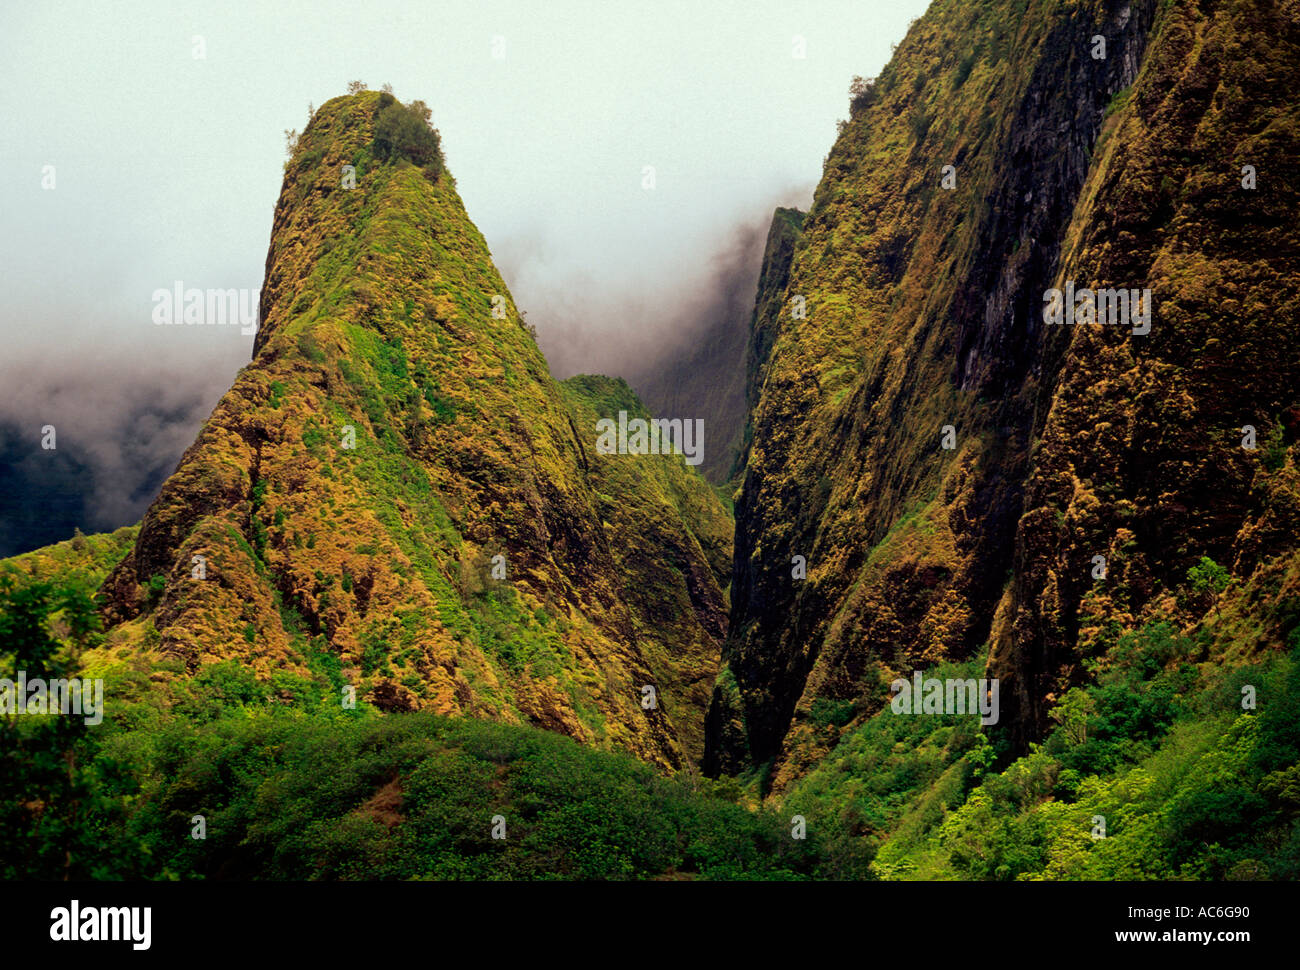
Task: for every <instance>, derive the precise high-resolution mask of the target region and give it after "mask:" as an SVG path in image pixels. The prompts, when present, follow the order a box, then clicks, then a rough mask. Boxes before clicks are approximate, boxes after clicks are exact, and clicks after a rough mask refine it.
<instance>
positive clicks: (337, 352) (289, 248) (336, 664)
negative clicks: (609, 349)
mask: <svg viewBox="0 0 1300 970" xmlns="http://www.w3.org/2000/svg"><path fill="white" fill-rule="evenodd" d="M391 103H392V97H391V95H381V94H379V93H378V92H363V93H361V94H358V95H353V96H349V97H345V98H337V99H334V100H332V101H330V102H329V103H328V104H326V105H325V106H324V107H322V108H321V109H320V110H319V111H318V112H317V114H316V115H315V117H314V118H313V119H312V121H311V124H310V125H309V127H308V128H307V129H306V131H305V132H304V133H303V135H302V137H301V138H300V140H299V143H298V145H297V148H296V150H295V152H294V154H293V157H292V159H291V160H290V161H289V163H288V164H287V166H286V174H285V180H284V186H283V189H282V192H281V196H280V200H279V203H278V204H277V207H276V212H275V221H274V228H273V231H272V236H271V246H270V251H269V254H268V257H267V268H266V282H265V284H264V288H263V292H262V303H261V310H262V313H261V315H262V321H261V330H260V332H259V334H258V336H257V340H256V344H255V348H254V356H253V360H252V362H251V363H250V364H249V365H248V367H246V368H245V369H244V370H243V371H242V372H241V373H240V375H239V377H238V379H237V380H236V382H235V384H234V386H233V387H232V388H231V390H230V392H229V393H228V394H227V395H226V396H225V397H224V398H223V399H222V401H221V402H220V404H219V405H218V406H217V408H216V410H215V411H214V412H213V414H212V416H211V418H210V419H209V420H208V422H207V423H206V425H205V426H204V428H203V430H202V432H201V433H200V435H199V437H198V440H197V441H195V443H194V445H193V446H192V447H191V448H190V449H189V450H188V451H187V452H186V454H185V456H184V458H183V459H182V461H181V464H180V467H179V468H178V469H177V470H176V472H175V474H173V475H172V476H171V478H169V479H168V480H167V482H166V484H165V485H164V486H163V488H162V492H161V494H160V495H159V497H158V499H157V500H156V501H155V502H154V504H153V505H152V506H151V507H150V509H149V512H148V514H147V515H146V516H145V518H144V520H143V522H142V523H141V526H140V532H139V537H138V540H137V541H136V543H135V546H134V549H133V550H132V552H131V553H130V555H128V556H127V557H126V558H125V559H124V560H123V561H122V563H121V564H119V566H118V567H117V568H116V569H115V570H114V572H113V573H112V574H111V575H110V576H109V578H108V580H107V581H106V584H105V589H106V592H107V593H108V594H109V598H110V602H109V605H108V607H107V610H106V615H107V618H108V619H109V621H110V622H111V623H112V624H115V625H116V628H115V629H113V630H112V631H111V632H110V645H111V646H113V647H116V648H117V649H122V650H132V649H139V648H140V646H141V644H143V645H144V646H146V647H152V648H155V649H156V650H158V651H161V652H162V653H164V654H167V655H171V656H176V657H180V658H183V659H184V660H185V661H186V663H187V664H188V665H189V666H190V668H191V669H193V668H195V667H197V666H198V665H200V664H203V663H205V662H208V661H212V660H216V659H220V658H238V659H240V660H241V661H243V662H246V663H247V664H249V665H251V666H252V667H253V668H254V669H256V670H258V671H259V672H261V673H263V674H266V673H268V672H271V671H274V670H277V669H285V670H295V669H300V668H302V667H305V666H306V667H315V666H319V667H322V668H323V669H329V670H333V671H334V672H335V675H336V677H337V678H340V679H341V682H344V683H347V684H351V685H353V686H355V687H356V688H357V695H358V697H360V698H366V699H369V700H371V701H373V702H374V703H375V704H376V705H378V706H380V707H383V708H385V709H388V710H406V709H417V708H418V709H430V710H433V711H436V712H439V713H458V714H466V715H476V716H484V717H490V718H497V719H502V720H505V721H526V722H530V723H533V724H536V725H540V726H543V727H547V728H551V729H553V730H556V731H560V732H562V733H565V734H568V735H571V736H573V737H575V738H578V739H580V740H583V741H585V742H589V743H594V744H602V745H609V746H618V747H622V748H625V749H627V750H629V751H631V752H633V753H635V754H637V755H638V756H640V757H642V758H644V759H646V760H648V761H651V762H655V763H658V764H662V765H667V766H678V765H680V764H682V763H683V760H684V759H685V758H686V757H698V755H699V752H700V748H701V746H702V728H701V724H700V721H701V719H702V697H703V695H705V694H707V690H708V684H709V683H711V681H712V677H713V673H714V669H715V667H716V657H717V650H718V643H719V640H720V638H721V636H722V632H723V618H724V616H725V609H726V605H725V600H724V595H723V592H722V590H723V587H724V586H725V584H726V581H727V575H726V573H727V569H728V564H727V549H728V547H729V545H730V529H731V526H730V521H729V517H728V516H727V514H726V512H725V510H724V509H723V508H722V506H721V505H720V503H719V502H718V501H717V499H716V497H715V496H714V494H713V492H712V490H711V489H710V488H709V487H708V486H707V484H706V483H705V482H703V481H702V480H701V479H700V478H699V476H698V475H696V474H695V472H694V471H693V470H692V469H690V468H688V467H686V466H685V465H684V463H683V460H682V458H681V457H680V456H655V455H603V454H597V452H596V449H595V441H596V429H595V426H594V419H595V415H596V414H597V413H598V412H599V411H600V402H599V401H596V400H593V399H592V398H591V396H590V394H591V392H592V390H593V388H592V387H591V386H576V387H571V388H569V389H567V390H566V389H564V388H562V387H561V386H560V385H558V384H557V383H555V382H554V381H553V380H552V379H551V378H550V376H549V374H548V371H547V366H546V362H545V360H544V358H543V356H542V354H541V352H540V351H539V350H538V349H537V347H536V344H535V342H534V340H533V338H532V336H531V335H530V333H529V332H528V330H527V328H526V326H525V325H524V323H523V322H522V320H521V319H520V317H519V315H518V313H517V312H516V310H515V307H514V306H513V304H512V302H511V300H510V297H509V292H508V290H507V289H506V287H505V285H504V283H503V282H502V281H501V278H500V276H499V275H498V274H497V271H496V269H495V268H494V267H493V265H492V262H491V257H490V255H489V253H488V249H487V246H486V244H485V242H484V240H483V238H482V236H481V235H480V234H479V232H478V231H477V230H476V229H475V228H474V226H473V224H472V223H471V222H470V220H469V218H468V216H467V215H466V213H465V210H464V207H463V205H462V204H461V201H460V198H459V197H458V195H457V193H456V190H455V186H454V182H453V180H452V178H451V176H450V174H449V173H447V172H446V171H445V170H441V171H439V170H437V169H436V168H435V167H434V166H423V167H421V166H419V165H416V164H413V163H412V162H411V161H410V160H409V159H407V158H401V157H399V158H396V159H387V160H381V158H380V157H379V156H380V155H381V154H386V153H381V152H380V150H379V148H378V147H377V144H376V140H375V125H376V119H377V117H378V115H379V113H380V112H381V110H383V109H384V108H385V107H386V106H388V105H390V104H391ZM345 166H352V169H351V170H348V169H345ZM349 172H352V173H354V177H355V187H348V176H349ZM634 402H635V399H634V398H632V397H631V396H630V395H628V397H627V399H626V400H623V401H620V404H621V405H623V406H625V407H629V408H630V407H632V406H633V404H634ZM648 529H653V530H654V531H655V532H656V533H661V534H670V533H671V534H672V535H673V536H674V537H675V538H674V541H673V543H672V556H671V558H670V559H669V558H668V557H665V558H663V559H658V558H653V557H650V556H649V555H647V549H646V548H645V547H644V546H641V545H639V537H640V536H641V535H643V534H645V530H648ZM629 590H633V591H634V592H633V594H632V595H629V592H628V591H629ZM665 613H671V614H672V616H673V621H672V623H671V624H664V623H662V622H661V621H662V616H663V614H665ZM646 685H650V686H654V687H655V688H656V691H657V697H656V700H657V704H656V705H654V706H645V707H643V703H642V701H643V697H644V696H645V695H644V693H643V687H644V686H646Z"/></svg>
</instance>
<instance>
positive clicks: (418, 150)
mask: <svg viewBox="0 0 1300 970" xmlns="http://www.w3.org/2000/svg"><path fill="white" fill-rule="evenodd" d="M432 117H433V111H432V110H431V109H430V108H429V106H428V105H426V104H425V103H424V102H423V101H412V102H411V103H410V104H402V103H401V102H400V101H396V100H395V101H393V102H392V103H391V104H389V105H388V106H387V107H385V108H383V109H382V110H381V111H380V112H379V118H378V120H377V121H376V122H375V138H374V153H375V157H376V158H379V159H382V160H384V161H393V160H395V159H398V158H407V159H410V160H411V161H412V162H414V163H415V164H416V165H419V166H420V167H421V168H423V169H424V170H425V172H427V173H428V174H429V175H432V176H436V175H437V174H438V172H439V171H440V170H441V168H442V149H441V139H440V138H439V135H438V131H437V129H436V128H434V127H433V126H432V124H431V119H432Z"/></svg>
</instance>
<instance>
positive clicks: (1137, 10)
mask: <svg viewBox="0 0 1300 970" xmlns="http://www.w3.org/2000/svg"><path fill="white" fill-rule="evenodd" d="M1295 32H1296V17H1295V10H1294V7H1293V5H1292V6H1285V5H1284V6H1283V7H1276V8H1275V7H1274V6H1273V5H1271V4H1260V3H1223V4H1213V3H1209V4H1199V5H1196V4H1180V3H1166V4H1162V5H1160V7H1159V8H1158V9H1157V5H1156V4H1155V3H1154V2H1106V0H1095V2H1088V0H1085V2H1053V0H1045V2H1039V3H1034V4H1029V5H1026V4H1023V3H994V4H981V5H977V4H971V3H965V2H960V0H947V2H945V0H939V2H936V3H935V4H933V5H932V6H931V8H930V10H929V11H928V12H927V13H926V15H925V16H924V17H922V18H921V19H920V20H919V21H918V22H917V23H916V24H915V25H914V26H913V27H912V29H911V30H910V31H909V33H908V36H907V38H906V39H905V41H904V42H903V43H902V44H901V45H900V46H899V48H898V51H897V53H896V56H895V58H894V59H893V61H892V62H891V63H890V65H889V66H888V67H887V68H886V70H885V71H884V72H883V73H882V74H881V76H880V77H879V78H878V79H876V80H875V81H874V83H872V84H868V85H866V86H864V87H863V89H862V90H861V91H860V92H859V93H858V95H857V97H855V99H854V104H853V106H852V116H851V119H850V121H849V122H848V123H847V124H846V125H845V127H844V129H843V131H842V132H841V135H840V137H839V139H838V140H837V142H836V144H835V146H834V148H833V150H832V151H831V154H830V156H829V157H828V159H827V162H826V168H825V173H824V176H823V179H822V182H821V184H820V186H819V188H818V190H817V193H816V197H815V200H814V205H813V207H812V210H811V211H810V213H809V215H808V217H807V219H806V220H805V221H804V224H803V234H802V239H801V240H800V241H799V243H798V245H797V247H796V251H795V255H794V260H793V265H792V267H791V270H790V278H789V281H788V284H787V285H786V287H785V291H784V294H783V296H784V303H783V306H782V311H781V312H782V322H781V326H780V327H779V330H778V332H777V334H776V336H775V340H774V342H773V344H772V348H771V352H770V359H769V362H768V364H767V369H766V373H765V374H764V375H763V379H762V382H761V386H762V391H761V394H760V397H759V400H758V402H757V407H756V408H755V410H754V414H753V439H752V445H751V447H750V449H749V454H748V462H747V466H746V470H745V479H744V486H743V490H742V493H741V496H740V499H739V502H738V504H737V509H736V516H737V522H736V561H735V571H734V576H733V585H732V617H731V632H730V636H729V639H728V642H727V645H726V647H725V650H724V660H725V667H724V669H723V670H722V671H721V673H720V675H719V678H718V683H717V685H716V686H715V691H714V697H713V703H712V709H711V711H710V716H709V725H710V738H709V749H708V756H707V760H706V764H707V767H708V769H709V770H710V771H728V770H735V769H736V768H738V767H740V766H742V765H744V764H747V763H752V762H760V763H761V762H768V761H773V760H774V761H775V762H776V771H775V774H774V775H773V782H774V784H775V786H776V787H777V788H778V789H780V788H783V787H786V786H788V784H789V783H790V781H791V780H792V779H793V778H795V777H797V776H799V775H800V774H801V773H802V772H804V771H805V770H806V769H807V768H808V766H810V765H811V764H813V763H814V762H815V761H816V760H817V758H818V757H819V756H821V755H822V754H824V753H825V752H826V751H828V750H829V749H830V747H831V746H833V745H834V743H835V742H836V740H837V738H838V737H839V736H840V733H841V732H840V728H841V727H844V725H846V724H849V723H851V722H852V723H860V722H861V720H862V719H863V718H865V717H867V716H869V715H871V714H872V713H874V712H875V711H877V710H879V709H880V708H881V707H882V706H883V705H884V704H885V703H886V702H887V700H888V698H889V696H890V695H889V690H888V683H889V681H890V680H892V679H893V678H894V677H895V676H897V675H898V674H899V673H908V672H910V671H911V670H913V669H919V668H921V667H925V666H930V665H933V664H935V663H938V662H940V661H945V660H958V661H960V660H965V659H967V658H970V657H973V656H978V655H980V654H981V652H982V648H983V647H984V646H985V645H986V644H987V643H989V641H992V642H993V647H992V661H991V668H992V670H993V672H994V673H996V674H997V675H998V676H1001V677H1004V678H1006V680H1007V681H1009V688H1010V689H1009V690H1008V691H1007V693H1008V694H1010V695H1011V697H1012V699H1011V700H1010V702H1009V703H1004V711H1003V722H1004V726H1009V727H1010V729H1011V732H1012V736H1013V739H1014V740H1015V741H1016V742H1018V743H1020V744H1024V743H1025V742H1026V741H1027V740H1028V739H1030V738H1032V737H1033V736H1035V735H1036V733H1037V732H1038V731H1040V730H1041V727H1042V724H1043V718H1044V715H1045V704H1046V698H1047V695H1048V694H1049V693H1051V692H1052V691H1053V690H1054V689H1058V688H1059V687H1060V686H1061V685H1062V684H1068V683H1069V682H1070V681H1071V679H1072V678H1077V677H1078V676H1079V675H1080V673H1081V671H1080V670H1079V667H1078V661H1079V651H1080V650H1083V651H1084V652H1086V650H1087V649H1088V648H1087V645H1086V643H1085V642H1084V640H1085V638H1083V637H1082V636H1081V633H1080V631H1081V630H1083V629H1085V628H1091V627H1093V626H1098V625H1104V624H1105V623H1106V622H1107V621H1108V620H1111V619H1117V620H1121V621H1124V622H1128V621H1131V620H1133V619H1134V617H1135V616H1136V615H1137V614H1138V613H1140V612H1141V611H1142V609H1143V608H1144V604H1147V603H1152V602H1154V601H1155V600H1156V599H1157V598H1158V597H1159V596H1160V595H1161V594H1162V593H1167V592H1169V591H1170V590H1172V589H1173V587H1174V586H1175V585H1176V582H1177V581H1178V579H1180V578H1181V577H1182V576H1183V575H1185V573H1186V570H1187V568H1188V566H1189V564H1192V563H1195V562H1196V561H1197V558H1198V557H1199V556H1201V555H1212V556H1214V557H1215V558H1216V559H1217V558H1220V557H1222V558H1226V559H1228V560H1230V561H1231V562H1232V563H1233V569H1234V570H1235V571H1236V572H1237V574H1238V575H1241V576H1247V575H1249V574H1250V571H1251V570H1252V569H1254V568H1255V564H1256V563H1257V562H1259V561H1260V556H1262V555H1264V554H1265V550H1263V549H1261V548H1260V547H1261V543H1262V542H1263V540H1261V539H1260V535H1261V532H1263V533H1266V534H1267V535H1268V536H1270V537H1272V539H1271V541H1273V543H1274V546H1276V544H1277V542H1278V541H1279V540H1278V538H1277V537H1278V536H1279V535H1280V534H1281V531H1284V530H1280V529H1279V522H1278V519H1277V515H1278V513H1277V512H1276V511H1270V512H1269V513H1268V514H1267V515H1264V513H1263V511H1262V510H1263V509H1264V507H1265V504H1266V503H1264V502H1263V501H1262V500H1261V498H1260V495H1259V493H1260V492H1261V490H1262V489H1267V488H1269V487H1271V486H1270V484H1269V481H1271V480H1260V479H1254V480H1252V476H1256V475H1259V474H1260V472H1259V457H1258V456H1259V453H1258V452H1248V451H1243V450H1242V449H1241V448H1240V438H1241V432H1240V431H1238V430H1235V429H1238V428H1240V427H1241V425H1243V424H1247V423H1250V424H1254V425H1256V426H1257V427H1261V428H1271V427H1273V426H1274V424H1275V423H1276V421H1277V419H1278V415H1279V414H1280V413H1281V412H1282V411H1283V410H1284V409H1285V407H1286V406H1287V405H1288V404H1291V403H1294V402H1292V401H1291V400H1290V398H1291V396H1292V393H1293V392H1292V391H1291V390H1290V389H1291V388H1293V387H1294V386H1295V376H1296V372H1295V369H1294V362H1295V356H1294V355H1295V349H1294V342H1293V341H1290V340H1288V339H1287V338H1286V337H1285V336H1284V333H1283V331H1284V327H1285V324H1284V323H1283V321H1292V320H1294V318H1295V312H1294V310H1295V303H1294V300H1295V297H1294V295H1293V294H1294V291H1295V286H1294V281H1295V276H1294V263H1293V260H1294V253H1295V246H1294V240H1295V237H1294V214H1295V210H1296V206H1295V199H1296V183H1295V175H1294V174H1293V173H1292V172H1291V171H1290V170H1289V169H1287V168H1285V167H1284V166H1283V165H1282V163H1281V159H1282V158H1284V157H1286V154H1287V152H1290V151H1293V148H1294V139H1295V132H1296V130H1297V129H1296V125H1295V124H1294V111H1295V108H1294V105H1293V104H1291V103H1290V101H1293V100H1294V99H1287V98H1286V97H1285V96H1283V97H1279V96H1278V95H1277V93H1276V92H1277V91H1278V90H1279V86H1281V89H1285V87H1286V85H1288V84H1291V85H1293V84H1294V71H1295V66H1294V65H1295V63H1296V61H1295V58H1294V46H1293V43H1294V38H1295ZM1266 37H1267V38H1268V39H1269V43H1268V44H1263V43H1260V44H1259V46H1260V47H1269V48H1270V52H1269V55H1268V57H1267V58H1257V57H1256V55H1255V54H1253V53H1252V54H1251V55H1249V56H1246V55H1245V54H1244V51H1246V50H1253V49H1254V48H1253V47H1252V38H1254V39H1258V40H1261V41H1262V39H1263V38H1266ZM1277 38H1281V40H1280V42H1279V41H1277V40H1276V39H1277ZM1099 42H1100V43H1101V44H1104V48H1103V47H1101V46H1099ZM1103 49H1104V56H1099V55H1100V54H1101V53H1102V52H1103ZM1288 58H1290V60H1287V59H1288ZM1269 91H1272V92H1273V94H1271V95H1270V94H1269ZM1247 156H1249V157H1247ZM1252 159H1253V160H1255V161H1254V162H1253V163H1254V164H1255V165H1256V166H1257V168H1258V169H1259V170H1261V171H1263V170H1266V169H1267V170H1268V171H1270V172H1271V173H1272V174H1271V175H1270V177H1269V182H1268V184H1267V185H1264V184H1263V183H1261V184H1260V187H1259V188H1258V189H1255V190H1253V194H1243V190H1242V188H1241V178H1242V175H1241V166H1242V165H1243V164H1246V163H1248V162H1251V161H1252ZM947 166H951V168H947ZM1067 280H1076V281H1078V285H1079V286H1080V287H1085V286H1110V287H1126V288H1136V289H1139V290H1141V289H1143V288H1146V287H1150V288H1151V289H1152V290H1153V293H1154V297H1153V302H1154V306H1155V312H1154V315H1153V323H1152V330H1151V332H1150V334H1146V335H1142V336H1138V335H1133V334H1131V333H1130V332H1129V331H1128V330H1127V329H1126V328H1123V327H1114V326H1112V327H1090V326H1087V325H1077V326H1073V327H1066V326H1061V327H1053V326H1052V325H1050V324H1047V323H1045V322H1044V316H1043V308H1044V302H1043V296H1044V293H1045V291H1047V290H1048V289H1049V288H1050V287H1053V286H1064V285H1065V281H1067ZM1211 280H1216V281H1221V283H1222V288H1220V284H1219V283H1215V284H1213V285H1211V283H1210V282H1209V281H1211ZM1257 287H1258V288H1257ZM1268 293H1271V294H1272V296H1270V297H1268V299H1269V300H1272V301H1275V306H1276V309H1273V308H1266V307H1265V303H1264V301H1265V294H1268ZM1211 316H1215V317H1216V319H1215V320H1214V322H1213V324H1212V325H1209V326H1208V328H1207V323H1208V320H1209V318H1210V317H1211ZM1220 331H1221V333H1220ZM1230 334H1231V335H1233V336H1232V339H1229V335H1230ZM1264 346H1272V347H1274V348H1275V351H1276V352H1274V353H1272V354H1265V352H1263V351H1262V348H1263V347H1264ZM1257 354H1265V356H1267V357H1268V360H1267V361H1265V360H1263V359H1262V358H1259V357H1256V356H1255V355H1257ZM1248 362H1249V363H1248ZM1225 374H1231V375H1232V377H1231V379H1230V380H1225V379H1224V377H1223V375H1225ZM1212 375H1218V376H1217V377H1212ZM1193 417H1195V421H1194V423H1191V424H1189V423H1188V419H1189V418H1193ZM1216 429H1217V430H1216ZM1252 481H1253V484H1252ZM1211 483H1213V487H1211ZM1283 505H1284V506H1285V505H1286V503H1283ZM1102 507H1104V509H1105V511H1104V513H1103V512H1102V511H1100V510H1101V508H1102ZM1139 508H1140V510H1141V511H1140V512H1139V511H1138V510H1139ZM1264 519H1266V520H1267V523H1268V525H1267V526H1266V527H1265V526H1261V524H1260V522H1261V521H1262V520H1264ZM1139 533H1140V535H1141V538H1140V539H1135V536H1136V535H1138V534H1139ZM1174 535H1177V536H1179V539H1178V541H1177V542H1174V541H1173V540H1172V538H1171V537H1172V536H1174ZM1234 537H1238V538H1234ZM1134 542H1136V545H1133V543H1134ZM1230 550H1231V554H1229V551H1230ZM1085 553H1086V555H1085ZM1096 554H1103V555H1105V554H1109V555H1110V556H1111V557H1112V558H1113V559H1115V560H1116V561H1117V562H1120V563H1121V564H1120V565H1114V564H1113V565H1112V569H1111V572H1110V573H1109V577H1110V578H1109V579H1107V580H1106V583H1105V586H1104V587H1102V588H1099V589H1098V590H1097V591H1096V593H1095V595H1094V596H1092V597H1091V598H1089V599H1088V600H1087V602H1086V604H1085V595H1086V594H1087V593H1088V592H1089V590H1090V587H1091V580H1090V578H1089V575H1090V574H1089V570H1090V569H1091V568H1092V563H1091V557H1092V556H1093V555H1096ZM805 563H806V565H804V564H805ZM1013 567H1014V574H1013ZM803 568H806V578H800V575H799V574H800V572H801V570H802V569H803ZM1103 589H1104V590H1108V591H1109V592H1108V593H1106V595H1105V596H1104V597H1103V596H1102V592H1103ZM1117 593H1118V594H1119V595H1116V594H1117ZM1000 603H1001V604H1002V606H1001V609H999V604H1000ZM1085 607H1086V608H1085ZM1202 608H1204V604H1202ZM1084 614H1086V616H1085V615H1084ZM1186 619H1188V621H1189V622H1190V619H1191V618H1186ZM1275 633H1276V631H1274V634H1275ZM1004 696H1006V695H1005V694H1004ZM827 705H831V706H834V707H835V708H836V711H837V715H836V717H834V718H830V719H828V718H826V717H824V716H813V715H814V714H815V713H817V712H818V711H819V710H820V711H822V712H824V711H825V710H826V707H827ZM844 712H847V713H844ZM837 725H838V726H837Z"/></svg>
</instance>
